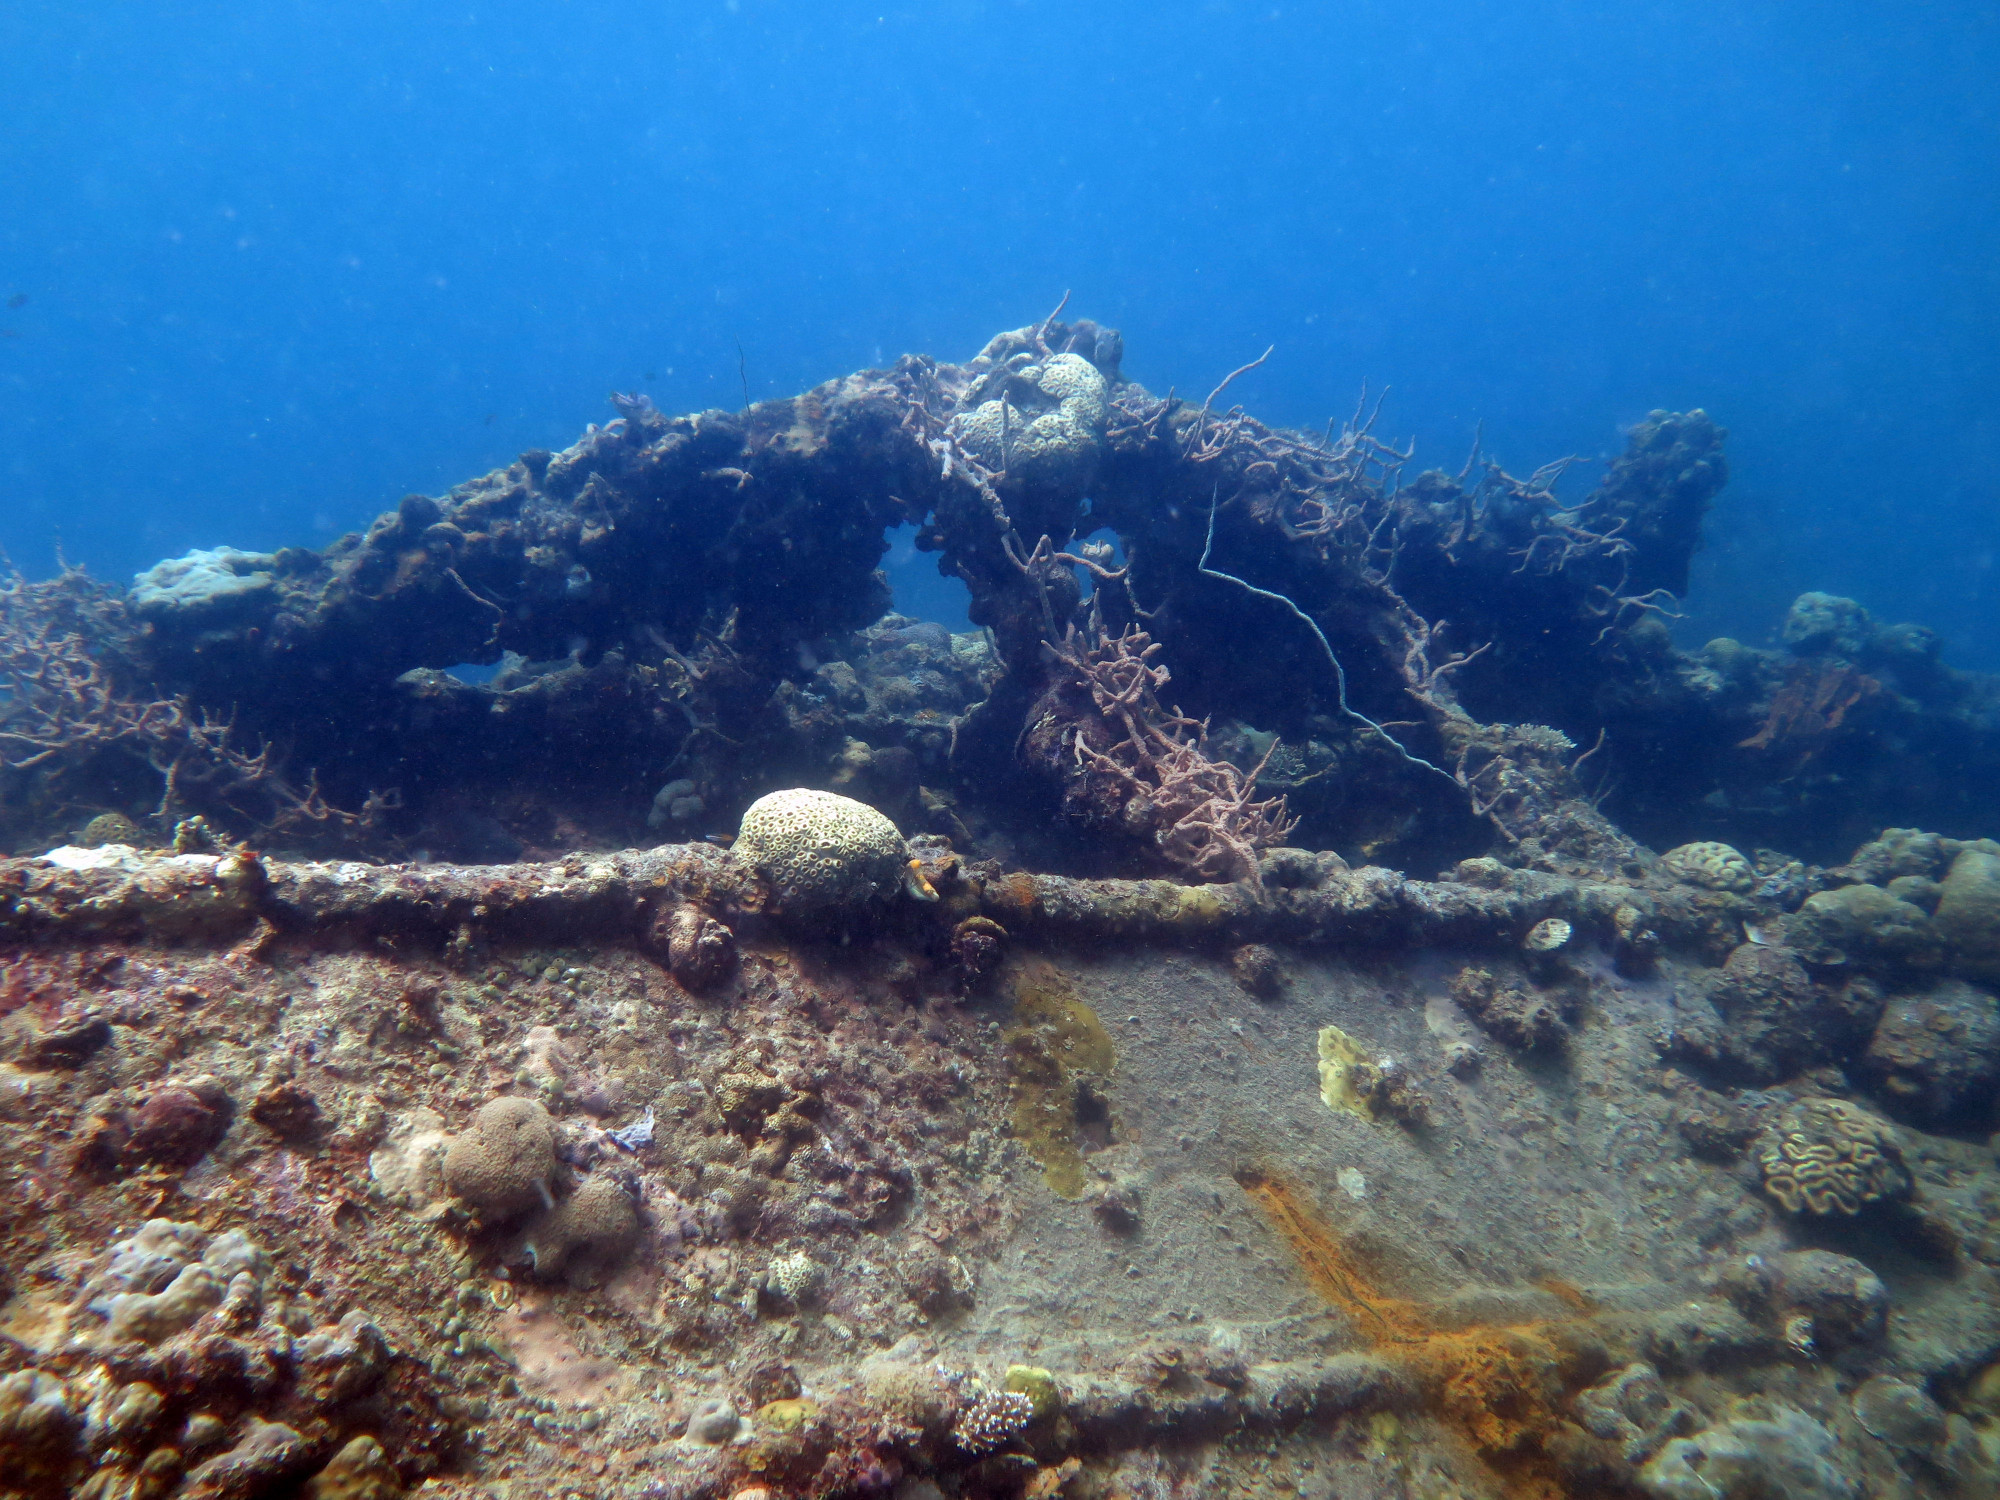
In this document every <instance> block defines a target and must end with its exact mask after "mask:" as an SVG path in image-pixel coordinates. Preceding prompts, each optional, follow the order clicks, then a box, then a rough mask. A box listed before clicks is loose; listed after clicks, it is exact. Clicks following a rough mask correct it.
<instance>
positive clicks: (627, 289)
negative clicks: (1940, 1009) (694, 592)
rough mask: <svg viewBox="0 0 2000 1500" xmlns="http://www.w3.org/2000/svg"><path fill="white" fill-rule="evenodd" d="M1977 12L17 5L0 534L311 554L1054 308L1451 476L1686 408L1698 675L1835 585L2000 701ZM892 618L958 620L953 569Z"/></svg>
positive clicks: (5, 42) (1267, 409)
mask: <svg viewBox="0 0 2000 1500" xmlns="http://www.w3.org/2000/svg"><path fill="white" fill-rule="evenodd" d="M1996 76H2000V8H1996V7H1995V6H1993V5H1986V4H1911V5H1902V6H1881V5H1869V6H1863V5H1856V4H1848V3H1834V4H1820V5H1816V6H1809V7H1808V6H1799V5H1781V4H1775V3H1769V0H1750V3H1745V4H1740V5H1734V6H1718V5H1713V4H1693V3H1687V0H1653V3H1636V4H1623V5H1609V4H1594V5H1593V4H1583V3H1574V0H1517V3H1511V4H1499V3H1479V0H1397V3H1387V0H1370V3H1342V4H1326V3H1323V4H1310V5H1292V4H1282V3H1280V4H1270V3H1264V4H1245V3H1234V0H1209V3H1201V4H1165V5H1161V4H1149V5H1139V4H1134V3H1130V0H1104V3H1099V4H1094V5H1088V6H1079V5H1075V4H1057V3H1053V0H941V3H927V4H923V5H903V6H888V5H873V6H857V5H840V4H832V5H828V4H819V5H806V4H799V3H779V0H716V3H699V4H670V5H644V4H631V3H626V4H606V3H597V0H542V3H539V4H524V3H518V0H513V3H495V4H477V3H459V4H450V5H446V4H426V3H397V4H390V3H385V0H340V3H311V0H305V3H301V0H258V3H256V4H249V3H243V0H207V3H204V4H201V5H198V6H197V5H190V4H173V3H164V0H154V3H147V0H134V3H107V4H100V5H95V6H90V7H79V6H72V5H57V4H49V3H41V0H14V3H12V4H10V5H8V6H6V7H5V8H4V9H0V99H4V100H5V101H6V103H5V105H4V110H5V115H4V119H5V130H6V140H7V149H6V150H5V151H4V152H0V205H4V213H0V484H4V488H5V496H6V500H5V504H4V506H3V507H0V546H4V547H5V548H6V550H7V551H8V552H9V553H10V554H11V555H12V556H13V558H14V559H15V560H16V561H17V562H18V563H19V564H20V565H21V566H23V567H24V568H25V569H27V570H28V571H29V572H31V573H40V572H46V571H47V570H48V569H50V568H51V567H52V566H53V560H54V556H55V550H56V547H57V545H58V543H59V544H60V546H61V547H62V549H63V550H64V551H65V552H66V554H67V555H68V556H69V557H70V558H71V559H72V560H75V561H81V562H83V563H86V564H87V565H88V566H90V567H91V568H92V570H93V571H96V572H99V573H102V574H107V575H111V576H121V577H122V576H125V575H129V574H130V573H131V572H132V571H134V570H135V569H137V568H140V567H143V566H145V565H146V564H148V563H150V562H151V561H153V560H154V559H156V558H158V557H160V556H163V555H169V554H177V553H179V552H181V551H183V550H185V549H186V548H188V547H192V546H209V545H214V544H216V543H221V542H227V543H231V544H234V545H238V546H244V547H252V548H266V547H273V546H277V545H280V544H283V543H287V542H304V543H308V544H320V543H323V542H325V541H327V540H330V539H331V538H332V537H334V536H336V535H338V534H339V533H340V532H343V531H346V530H349V529H353V528H356V527H358V526H360V525H362V524H363V523H365V521H366V520H367V519H368V518H369V517H370V516H372V515H373V514H374V513H375V512H377V511H378V510H380V509H382V508H384V507H386V506H388V505H391V504H393V503H394V501H395V500H396V498H397V497H398V496H400V495H402V494H404V493H405V492H408V491H411V490H425V491H430V492H437V491H440V490H442V489H443V488H445V487H446V486H448V485H450V484H451V483H453V482H455V481H457V480H459V479H461V478H464V477H467V476H469V475H471V474H474V473H477V472H480V471H482V470H484V469H485V468H487V467H489V466H491V465H494V464H497V463H501V462H504V461H506V460H507V459H509V458H511V457H512V456H513V455H514V454H515V453H517V452H519V451H520V450H521V449H523V448H526V447H530V446H536V445H544V446H559V445H562V444H564V443H566V442H568V441H570V440H571V439H572V438H573V437H574V436H575V435H576V433H577V432H578V431H580V430H581V428H582V426H583V424H584V423H586V422H589V421H593V420H600V421H601V420H604V419H606V418H607V417H608V416H609V415H610V411H609V407H608V406H607V404H606V402H605V396H606V394H607V393H608V392H609V391H611V390H614V389H618V390H632V389H641V390H645V391H648V392H650V393H651V394H652V395H653V397H654V399H655V400H656V401H657V403H658V404H659V405H660V406H661V407H663V408H665V409H668V410H678V409H690V408H701V407H708V406H724V407H736V406H739V405H741V404H742V402H743V400H744V398H745V395H746V393H747V394H748V395H749V396H750V397H753V398H757V397H763V396H768V395H775V394H782V393H788V392H791V391H794V390H797V389H800V388H803V387H805V386H808V385H810V384H812V383H814V382H816V381H819V380H822V379H825V378H827V377H830V376H833V375H837V374H840V373H843V372H845V371H847V370H850V369H853V368H856V367H860V366H864V365H870V364H874V363H878V362H881V361H885V360H888V359H892V358H894V356H895V355H897V354H898V353H900V352H903V351H905V350H922V351H928V352H933V353H936V354H938V355H939V356H940V357H945V358H963V357H965V356H968V355H970V354H971V353H972V352H974V351H975V350H976V349H977V348H978V347H979V346H980V345H981V344H982V343H983V342H984V341H985V339H986V338H987V337H988V336H989V335H990V334H991V333H993V332H994V331H996V330H998V329H1000V328H1003V327H1013V326H1018V325H1020V324H1023V323H1026V322H1029V321H1031V320H1033V319H1036V318H1038V317H1040V316H1041V315H1043V314H1044V313H1046V312H1047V311H1048V310H1049V308H1050V307H1051V306H1052V305H1053V304H1054V303H1055V301H1056V299H1057V298H1058V297H1059V296H1061V295H1062V293H1063V292H1064V291H1066V290H1067V291H1070V292H1072V293H1073V296H1072V301H1071V304H1070V307H1071V310H1072V312H1073V313H1076V314H1083V315H1088V316H1090V317H1094V318H1096V319H1098V320H1099V321H1102V322H1108V323H1112V324H1115V325H1118V326H1120V327H1121V328H1122V329H1123V331H1124V334H1125V339H1126V345H1127V349H1128V351H1129V355H1128V359H1127V363H1126V370H1127V373H1128V374H1130V375H1132V376H1133V377H1134V378H1137V379H1140V380H1142V381H1144V382H1146V383H1148V384H1149V385H1152V386H1154V387H1155V388H1156V389H1160V390H1164V389H1165V388H1166V387H1167V386H1169V385H1178V386H1179V387H1180V388H1181V389H1182V390H1183V391H1184V392H1185V391H1205V390H1206V388H1207V387H1208V386H1209V385H1210V384H1212V383H1213V382H1214V381H1215V380H1217V379H1218V378H1220V376H1221V375H1222V374H1223V373H1225V372H1226V371H1228V370H1229V369H1231V368H1232V367H1234V366H1236V365H1239V364H1241V363H1243V362H1244V361H1245V360H1248V359H1250V358H1253V357H1254V356H1255V355H1256V354H1258V353H1259V352H1261V351H1262V350H1263V349H1264V348H1265V347H1266V346H1267V345H1275V346H1276V352H1275V353H1274V354H1273V356H1272V359H1271V360H1270V362H1269V363H1268V364H1267V365H1265V366H1264V367H1262V368H1260V369H1259V370H1257V371H1255V372H1254V373H1253V374H1251V375H1249V376H1246V377H1245V378H1244V379H1243V380H1242V381H1240V382H1239V383H1238V384H1237V385H1236V386H1235V387H1234V388H1232V396H1233V397H1234V398H1237V399H1240V400H1242V401H1243V402H1245V403H1246V404H1247V405H1249V406H1250V407H1251V408H1252V409H1253V410H1255V411H1257V412H1258V413H1259V414H1260V415H1262V416H1264V417H1266V418H1267V419H1271V420H1277V421H1283V422H1288V423H1296V424H1300V425H1310V426H1316V425H1318V424H1320V423H1321V422H1323V421H1324V420H1325V419H1326V417H1327V416H1329V415H1331V414H1336V413H1337V414H1342V415H1344V414H1345V413H1346V412H1348V411H1349V410H1350V409H1351V408H1352V406H1353V404H1354V402H1355V399H1356V397H1357V396H1358V394H1359V393H1360V391H1361V390H1362V388H1363V385H1364V383H1366V384H1367V386H1368V387H1369V388H1371V389H1377V390H1379V389H1380V388H1381V387H1382V386H1384V385H1385V384H1386V385H1388V386H1389V387H1391V394H1390V397H1389V404H1388V407H1387V410H1386V414H1385V417H1384V421H1383V430H1384V431H1385V432H1387V433H1390V434H1394V435H1400V436H1405V437H1412V438H1414V439H1415V440H1416V442H1417V444H1418V456H1419V464H1420V465H1421V464H1422V463H1424V462H1425V461H1429V462H1433V463H1436V464H1438V465H1440V466H1443V467H1447V468H1452V469H1456V467H1457V466H1458V464H1459V463H1460V462H1461V461H1462V459H1463V456H1464V454H1465V451H1466V449H1467V447H1468V445H1469V442H1470V440H1471V437H1472V434H1473V431H1474V429H1475V425H1477V424H1483V431H1484V437H1485V444H1486V448H1487V451H1488V452H1489V453H1491V454H1492V455H1494V456H1495V457H1497V458H1499V459H1500V460H1501V461H1502V462H1503V463H1506V464H1508V465H1509V466H1510V467H1514V468H1516V469H1517V470H1521V471H1525V470H1526V469H1529V468H1532V467H1534V466H1535V465H1536V464H1537V463H1539V462H1541V461H1542V460H1544V459H1546V458H1549V457H1552V456H1554V455H1557V454H1560V453H1564V452H1571V451H1574V452H1579V453H1582V454H1584V455H1586V456H1600V455H1606V454H1609V453H1612V452H1615V451H1616V450H1617V448H1618V447H1619V445H1620V441H1621V439H1620V436H1619V428H1620V426H1621V424H1629V423H1631V422H1633V421H1635V420H1637V419H1639V418H1640V417H1642V416H1643V415H1644V414H1645V413H1646V412H1647V410H1649V409H1650V408H1653V407H1662V406H1664V407H1676V408H1686V407H1690V406H1696V405H1699V406H1704V407H1706V408H1707V409H1708V410H1710V411H1711V412H1712V413H1713V414H1714V415H1715V416H1716V417H1717V418H1718V420H1720V421H1722V422H1724V423H1725V424H1726V425H1727V426H1728V427H1729V428H1730V429H1731V432H1732V439H1731V449H1730V452H1731V457H1732V462H1733V464H1734V468H1735V476H1736V477H1735V479H1734V482H1733V483H1732V484H1731V486H1730V488H1729V489H1728V490H1727V491H1726V492H1725V495H1724V497H1723V500H1722V502H1721V504H1720V505H1719V506H1718V508H1717V510H1716V512H1715V514H1714V515H1713V517H1712V518H1711V523H1710V537H1711V541H1710V546H1709V550H1708V551H1707V553H1706V554H1705V555H1704V558H1703V559H1702V563H1701V567H1700V570H1699V573H1698V575H1697V579H1698V581H1697V586H1696V589H1695V591H1694V597H1693V603H1692V614H1691V618H1690V619H1689V620H1688V621H1686V622H1685V623H1684V625H1683V627H1682V629H1683V633H1684V634H1685V635H1687V636H1689V637H1690V638H1691V639H1693V640H1696V641H1698V640H1700V639H1703V638H1705V637H1706V636H1707V635H1710V634H1715V633H1719V632H1727V633H1732V634H1737V635H1740V636H1742V637H1744V638H1746V639H1749V640H1753V641H1755V640H1762V639H1764V638H1765V637H1766V636H1767V635H1768V634H1769V632H1770V629H1771V627H1772V626H1773V625H1774V624H1775V623H1776V620H1777V617H1778V615H1779V614H1780V613H1781V611H1782V609H1783V606H1784V604H1785V603H1786V602H1787V601H1788V600H1789V598H1790V597H1791V596H1792V595H1793V594H1794V593H1796V592H1798V591H1799V590H1801V589H1804V588H1824V589H1830V590H1833V591H1836V592H1842V593H1849V594H1853V595H1856V596H1858V597H1860V598H1861V599H1862V600H1863V601H1864V602H1866V603H1867V604H1869V605H1870V606H1871V607H1872V608H1874V609H1875V610H1876V611H1877V613H1878V614H1880V615H1883V616H1886V617H1889V618H1915V619H1920V620H1923V621H1925V622H1927V623H1930V624H1932V625H1934V626H1936V627H1938V628H1939V629H1940V630H1941V631H1943V632H1944V634H1945V635H1946V637H1947V640H1948V643H1949V647H1948V649H1949V653H1950V657H1951V659H1952V660H1954V661H1956V662H1957V663H1959V664H1961V665H1976V666H1986V667H2000V632H1996V631H1995V629H1994V626H1995V623H1996V612H2000V594H1996V591H1995V585H1994V582H1993V573H1994V555H1995V551H1996V548H2000V504H1996V501H2000V494H1996V485H2000V481H1996V478H1995V476H1996V474H2000V417H1996V414H1995V403H1994V396H1995V393H1996V392H2000V337H1996V334H2000V93H1996V91H1995V89H1994V87H1993V79H1994V78H1995V77H1996ZM906 552H907V549H904V550H903V552H900V553H898V554H897V555H896V557H895V558H894V559H892V562H893V563H894V569H895V573H896V581H897V585H898V591H899V601H900V602H902V603H903V604H904V606H905V607H906V608H909V609H911V610H913V611H916V612H924V613H933V614H939V615H945V616H948V615H949V614H950V613H951V611H952V609H953V608H954V604H953V599H952V596H951V594H950V592H949V591H948V590H945V589H943V588H941V587H940V586H939V585H938V583H937V580H936V579H935V576H934V574H933V573H932V571H931V568H930V563H929V560H928V559H925V558H921V557H914V556H908V555H905V554H906Z"/></svg>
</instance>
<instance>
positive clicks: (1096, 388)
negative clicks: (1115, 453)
mask: <svg viewBox="0 0 2000 1500" xmlns="http://www.w3.org/2000/svg"><path fill="white" fill-rule="evenodd" d="M1021 382H1025V383H1026V385H1027V386H1029V387H1032V389H1031V390H1023V389H1022V388H1021ZM1011 388H1012V389H1013V390H1015V391H1017V392H1019V395H1020V397H1021V399H1019V400H1015V399H1011V398H1009V399H1008V400H1007V402H1006V405H1005V406H1004V407H1003V405H1002V401H1001V400H1000V399H995V400H992V401H982V402H981V403H980V404H979V405H978V406H976V407H974V408H973V409H972V410H971V411H968V412H962V413H961V414H960V415H959V416H958V418H957V421H956V431H957V435H958V441H959V444H960V446H961V447H963V448H964V450H965V451H966V452H967V453H969V454H970V455H972V457H974V458H975V459H977V460H978V461H979V462H980V463H982V464H984V465H985V466H986V467H987V468H989V469H993V470H995V471H1001V470H1007V471H1018V472H1019V473H1020V475H1021V477H1022V478H1024V479H1028V480H1031V481H1034V482H1037V483H1044V484H1050V485H1056V486H1061V487H1069V486H1074V485H1077V484H1082V483H1085V482H1087V481H1088V479H1089V477H1090V473H1091V471H1092V469H1093V467H1094V466H1095V464H1096V462H1097V458H1098V455H1099V452H1100V449H1101V446H1102V430H1103V426H1104V417H1105V413H1106V412H1107V411H1108V410H1109V406H1110V387H1109V386H1108V385H1107V384H1106V382H1105V379H1104V376H1103V375H1102V374H1101V373H1100V372H1099V371H1098V368H1097V366H1095V365H1093V364H1092V363H1091V362H1090V361H1089V360H1087V359H1085V358H1084V357H1083V356H1082V355H1080V354H1052V355H1050V356H1049V358H1048V359H1047V360H1045V361H1044V362H1043V363H1042V364H1041V365H1040V366H1030V367H1028V368H1027V369H1024V370H1023V371H1021V373H1020V378H1019V382H1012V383H1011ZM1024 402H1025V404H1023V403H1024ZM1051 402H1053V403H1054V404H1053V405H1049V404H1048V403H1051Z"/></svg>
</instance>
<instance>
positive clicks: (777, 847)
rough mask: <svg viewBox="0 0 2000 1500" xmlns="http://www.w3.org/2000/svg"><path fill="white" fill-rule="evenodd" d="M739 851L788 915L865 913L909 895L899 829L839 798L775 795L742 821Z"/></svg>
mask: <svg viewBox="0 0 2000 1500" xmlns="http://www.w3.org/2000/svg"><path fill="white" fill-rule="evenodd" d="M734 852H735V854H736V855H737V857H738V858H740V859H743V860H746V861H747V862H749V863H750V864H752V865H755V866H756V867H757V869H758V870H759V871H761V872H762V874H763V875H764V877H765V879H767V880H768V881H770V883H771V887H772V890H773V892H774V893H775V894H776V896H777V898H778V903H779V907H780V909H781V910H784V911H788V912H796V913H803V912H829V911H838V910H843V909H860V908H862V907H865V906H868V905H869V904H871V903H873V902H877V901H882V900H886V899H887V898H889V897H891V896H893V895H894V894H895V893H896V892H897V891H898V890H900V889H902V887H903V885H904V883H905V879H906V876H907V874H908V870H909V860H910V852H909V849H908V848H907V847H906V846H905V845H904V843H903V836H902V835H901V834H900V833H898V832H896V825H895V824H894V823H891V822H890V821H889V820H888V819H887V818H885V817H883V816H882V814H881V813H879V812H877V811H876V810H875V809H874V808H872V807H870V806H868V804H867V803H865V802H856V801H855V800H854V799H853V798H852V797H842V796H839V795H837V794H836V793H833V792H814V791H806V790H804V789H794V790H791V791H783V792H772V793H770V794H769V795H768V796H764V797H759V798H758V799H757V800H756V801H755V802H753V803H751V804H750V806H749V808H748V810H747V811H745V812H744V814H743V826H742V828H741V830H740V831H739V832H738V834H737V836H736V844H735V847H734Z"/></svg>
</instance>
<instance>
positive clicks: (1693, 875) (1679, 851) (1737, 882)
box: [1660, 840, 1757, 891]
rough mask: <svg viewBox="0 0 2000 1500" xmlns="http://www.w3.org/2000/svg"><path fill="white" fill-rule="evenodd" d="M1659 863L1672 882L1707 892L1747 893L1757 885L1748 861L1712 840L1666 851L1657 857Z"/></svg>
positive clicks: (1729, 848)
mask: <svg viewBox="0 0 2000 1500" xmlns="http://www.w3.org/2000/svg"><path fill="white" fill-rule="evenodd" d="M1660 863H1661V864H1663V865H1665V866H1666V867H1667V871H1668V873H1669V874H1671V875H1672V876H1673V877H1674V878H1675V879H1676V880H1684V881H1686V882H1687V883H1688V884H1689V885H1699V886H1705V887H1706V888H1707V889H1709V890H1711V891H1747V890H1749V889H1750V887H1751V886H1753V885H1755V884H1756V883H1757V872H1756V871H1755V870H1753V869H1751V868H1750V861H1749V860H1747V859H1745V858H1744V857H1743V856H1742V855H1741V854H1739V853H1738V852H1737V851H1736V850H1734V849H1732V848H1731V847H1730V846H1729V845H1727V844H1718V843H1716V842H1714V841H1713V840H1703V841H1702V842H1700V843H1695V844H1682V845H1681V846H1680V847H1679V848H1676V849H1669V850H1668V851H1667V852H1666V853H1665V854H1662V855H1661V856H1660Z"/></svg>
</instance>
